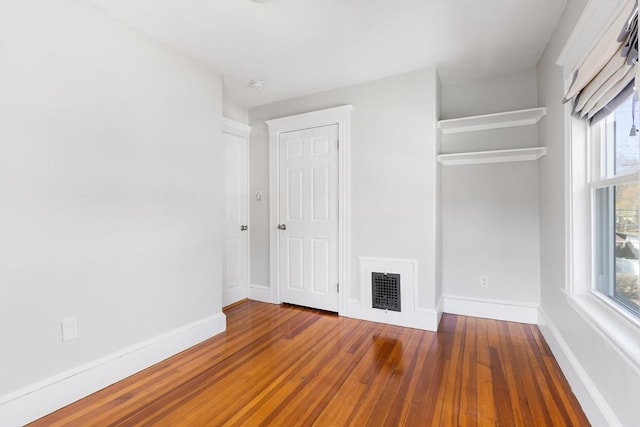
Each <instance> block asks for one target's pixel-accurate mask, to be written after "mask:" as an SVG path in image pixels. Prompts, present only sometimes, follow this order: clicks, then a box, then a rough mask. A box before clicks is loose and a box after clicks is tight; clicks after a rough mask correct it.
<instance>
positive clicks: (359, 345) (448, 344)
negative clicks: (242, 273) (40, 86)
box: [32, 301, 589, 427]
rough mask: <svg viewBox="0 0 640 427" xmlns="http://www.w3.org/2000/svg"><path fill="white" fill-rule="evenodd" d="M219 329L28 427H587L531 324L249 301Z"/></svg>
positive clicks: (230, 311) (233, 309) (234, 310)
mask: <svg viewBox="0 0 640 427" xmlns="http://www.w3.org/2000/svg"><path fill="white" fill-rule="evenodd" d="M226 314H227V324H228V328H227V331H226V332H225V333H222V334H220V335H218V336H216V337H214V338H212V339H210V340H207V341H205V342H203V343H201V344H200V345H198V346H196V347H193V348H191V349H189V350H187V351H185V352H183V353H180V354H179V355H176V356H174V357H172V358H170V359H168V360H165V361H164V362H161V363H159V364H158V365H155V366H153V367H151V368H149V369H146V370H145V371H142V372H140V373H138V374H136V375H134V376H132V377H129V378H127V379H125V380H123V381H121V382H119V383H116V384H114V385H112V386H111V387H108V388H106V389H104V390H101V391H99V392H97V393H95V394H93V395H91V396H88V397H86V398H85V399H82V400H80V401H78V402H76V403H74V404H72V405H69V406H67V407H65V408H63V409H61V410H59V411H57V412H54V413H53V414H50V415H48V416H46V417H44V418H42V419H40V420H38V421H36V422H34V423H33V424H32V425H33V426H91V425H99V426H108V425H109V426H110V425H114V426H115V425H117V426H133V425H160V426H169V425H176V426H223V425H224V426H298V425H299V426H311V425H314V426H369V425H370V426H476V425H477V426H487V425H500V426H536V427H537V426H586V425H589V423H588V421H587V419H586V418H585V415H584V414H583V412H582V410H581V408H580V406H579V404H578V402H577V400H576V398H575V397H574V395H573V393H572V392H571V390H570V388H569V385H568V384H567V381H566V379H565V378H564V376H563V374H562V373H561V371H560V369H559V367H558V365H557V363H556V361H555V359H554V358H553V356H552V354H551V352H550V351H549V348H548V347H547V344H546V342H545V341H544V339H543V337H542V334H541V333H540V331H539V330H538V328H537V327H536V326H532V325H525V324H520V323H511V322H499V321H494V320H487V319H478V318H473V317H464V316H455V315H448V314H445V315H444V316H443V319H442V322H441V325H440V330H439V332H438V333H437V334H436V333H433V332H425V331H420V330H416V329H408V328H402V327H398V326H391V325H384V324H378V323H372V322H366V321H360V320H355V319H349V318H345V317H338V316H336V315H332V314H327V313H324V312H320V311H317V310H311V309H305V308H300V307H294V306H287V305H283V306H278V305H272V304H264V303H258V302H253V301H248V302H245V303H243V304H240V305H237V306H234V307H231V308H230V309H228V311H226Z"/></svg>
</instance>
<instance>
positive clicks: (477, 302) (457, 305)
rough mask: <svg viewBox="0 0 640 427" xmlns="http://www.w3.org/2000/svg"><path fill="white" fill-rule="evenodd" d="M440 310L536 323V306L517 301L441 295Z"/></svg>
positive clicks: (486, 317)
mask: <svg viewBox="0 0 640 427" xmlns="http://www.w3.org/2000/svg"><path fill="white" fill-rule="evenodd" d="M442 309H443V311H444V312H445V313H451V314H460V315H463V316H473V317H483V318H485V319H495V320H506V321H509V322H520V323H530V324H533V325H535V324H537V323H538V305H537V304H529V303H524V302H519V301H504V300H491V299H482V298H470V297H463V296H458V295H446V294H445V295H443V303H442Z"/></svg>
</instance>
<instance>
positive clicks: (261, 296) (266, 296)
mask: <svg viewBox="0 0 640 427" xmlns="http://www.w3.org/2000/svg"><path fill="white" fill-rule="evenodd" d="M249 299H250V300H254V301H260V302H269V303H273V292H272V291H271V288H270V287H268V286H261V285H249Z"/></svg>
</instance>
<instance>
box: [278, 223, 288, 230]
mask: <svg viewBox="0 0 640 427" xmlns="http://www.w3.org/2000/svg"><path fill="white" fill-rule="evenodd" d="M286 229H287V224H278V230H286Z"/></svg>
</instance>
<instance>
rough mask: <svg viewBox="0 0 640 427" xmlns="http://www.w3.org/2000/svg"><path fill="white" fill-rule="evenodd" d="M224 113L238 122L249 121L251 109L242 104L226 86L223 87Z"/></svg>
mask: <svg viewBox="0 0 640 427" xmlns="http://www.w3.org/2000/svg"><path fill="white" fill-rule="evenodd" d="M222 115H223V116H224V117H226V118H228V119H231V120H235V121H236V122H240V123H245V124H246V123H249V110H248V109H247V108H244V107H243V106H241V105H240V104H239V103H238V102H237V101H236V100H235V99H234V98H233V97H232V96H231V95H230V94H229V93H228V91H227V90H226V89H225V88H224V87H223V89H222Z"/></svg>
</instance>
